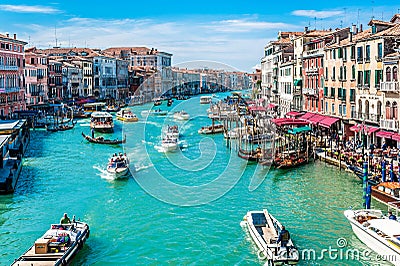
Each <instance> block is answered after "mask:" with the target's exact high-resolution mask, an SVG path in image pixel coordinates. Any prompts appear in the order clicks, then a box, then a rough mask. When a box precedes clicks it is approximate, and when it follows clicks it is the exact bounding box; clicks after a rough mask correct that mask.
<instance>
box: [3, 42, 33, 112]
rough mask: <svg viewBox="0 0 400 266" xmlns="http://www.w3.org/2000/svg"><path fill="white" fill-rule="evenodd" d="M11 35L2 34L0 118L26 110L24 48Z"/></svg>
mask: <svg viewBox="0 0 400 266" xmlns="http://www.w3.org/2000/svg"><path fill="white" fill-rule="evenodd" d="M26 44H27V43H26V42H24V41H20V40H18V39H17V35H16V34H14V36H13V38H11V37H10V36H9V34H6V35H2V34H0V116H1V117H4V116H9V115H11V113H12V112H13V111H14V110H24V109H26V102H25V88H24V85H25V84H24V46H25V45H26Z"/></svg>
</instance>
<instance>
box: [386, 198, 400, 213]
mask: <svg viewBox="0 0 400 266" xmlns="http://www.w3.org/2000/svg"><path fill="white" fill-rule="evenodd" d="M399 208H400V201H391V202H388V212H389V211H392V210H395V211H396V216H398V212H399Z"/></svg>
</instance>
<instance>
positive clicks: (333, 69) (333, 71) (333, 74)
mask: <svg viewBox="0 0 400 266" xmlns="http://www.w3.org/2000/svg"><path fill="white" fill-rule="evenodd" d="M335 77H336V69H335V67H333V68H332V80H335Z"/></svg>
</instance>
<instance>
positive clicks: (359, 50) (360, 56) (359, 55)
mask: <svg viewBox="0 0 400 266" xmlns="http://www.w3.org/2000/svg"><path fill="white" fill-rule="evenodd" d="M362 61H363V50H362V47H357V62H362Z"/></svg>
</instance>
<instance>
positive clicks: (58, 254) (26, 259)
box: [11, 219, 90, 266]
mask: <svg viewBox="0 0 400 266" xmlns="http://www.w3.org/2000/svg"><path fill="white" fill-rule="evenodd" d="M89 233H90V230H89V225H88V224H87V223H84V222H80V221H74V219H73V220H72V223H70V224H52V225H51V226H50V229H49V230H47V232H46V233H45V234H44V235H43V236H42V237H40V238H39V239H37V240H36V241H35V243H34V244H33V245H32V246H31V247H30V248H29V249H28V250H27V251H26V252H25V253H24V254H22V255H21V256H20V257H19V258H18V259H16V260H15V261H14V263H13V264H11V265H12V266H18V265H19V266H22V265H29V266H46V265H60V266H61V265H69V264H70V263H71V261H72V260H73V258H74V257H75V255H76V254H77V253H78V252H79V251H80V250H81V249H82V247H83V244H84V243H85V241H86V240H87V239H88V238H89Z"/></svg>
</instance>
